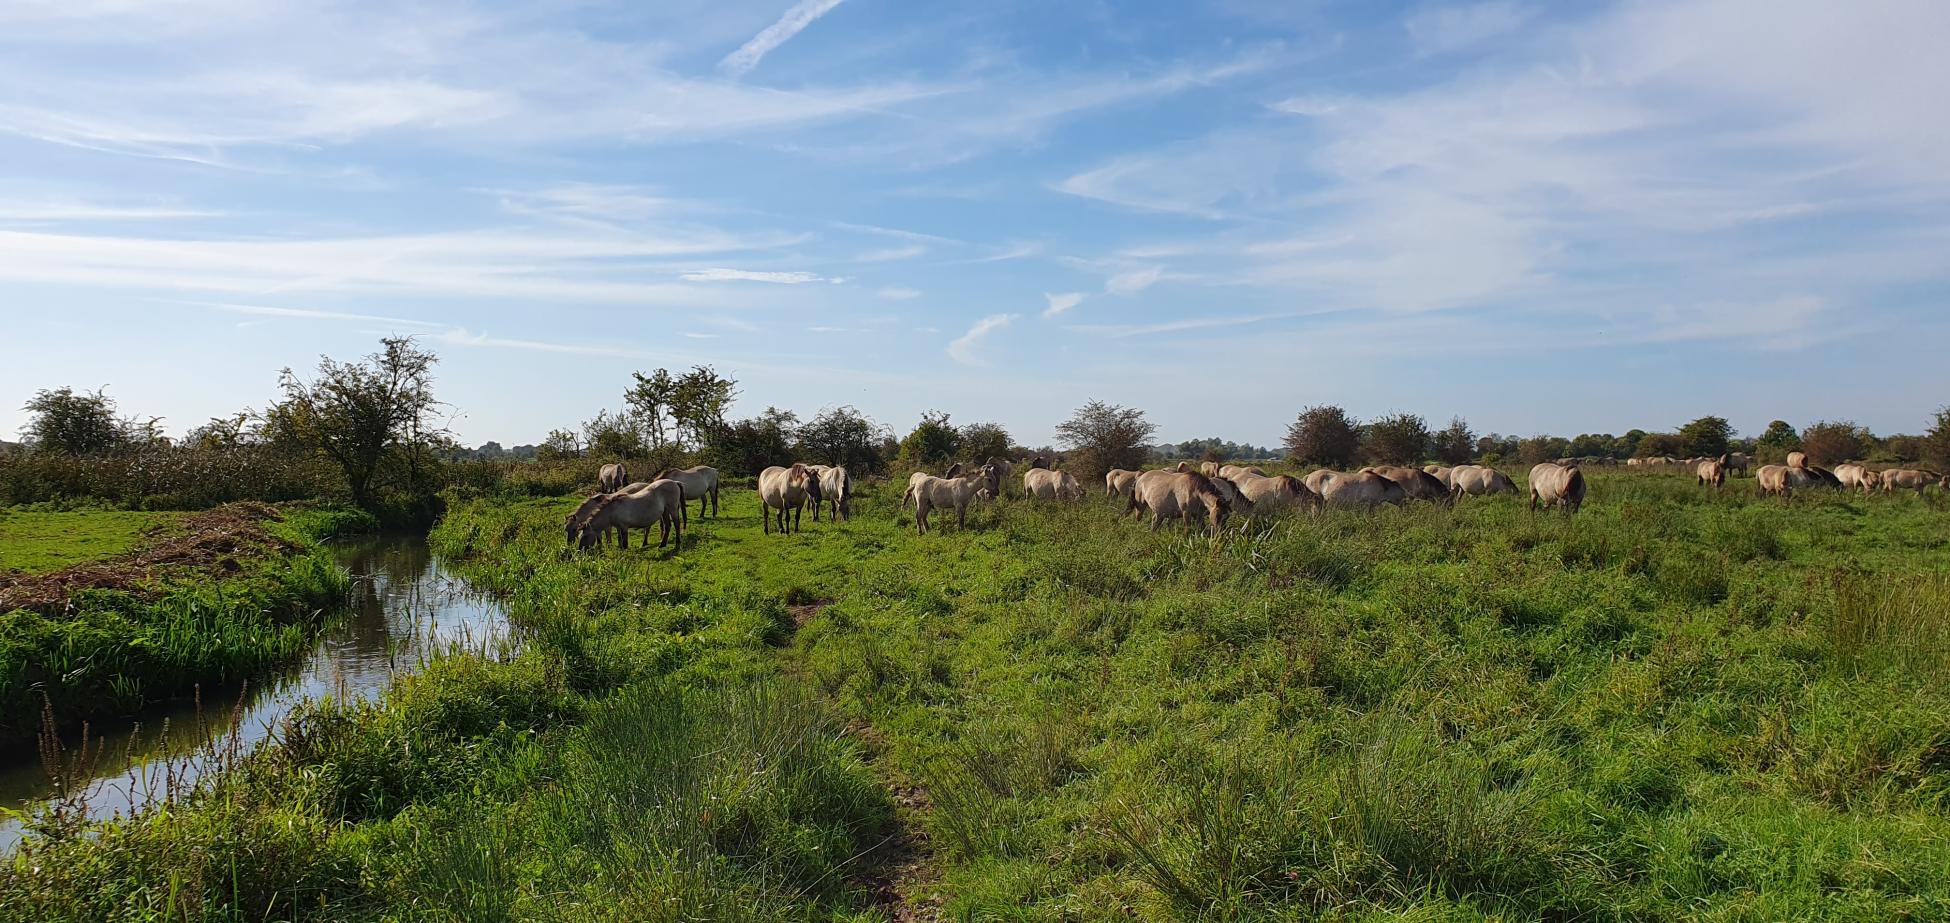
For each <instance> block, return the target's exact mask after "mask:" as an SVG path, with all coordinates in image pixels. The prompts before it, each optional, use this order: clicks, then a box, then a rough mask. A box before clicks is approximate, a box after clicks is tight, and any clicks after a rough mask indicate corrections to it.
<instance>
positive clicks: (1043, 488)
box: [1022, 468, 1083, 500]
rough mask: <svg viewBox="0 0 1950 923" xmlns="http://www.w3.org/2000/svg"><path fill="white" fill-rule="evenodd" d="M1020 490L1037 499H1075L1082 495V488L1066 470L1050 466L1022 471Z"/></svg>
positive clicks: (1025, 494)
mask: <svg viewBox="0 0 1950 923" xmlns="http://www.w3.org/2000/svg"><path fill="white" fill-rule="evenodd" d="M1022 492H1023V495H1024V496H1027V497H1033V498H1035V499H1038V500H1075V499H1078V498H1080V497H1082V496H1083V488H1082V487H1079V486H1078V485H1077V479H1076V478H1074V477H1071V476H1070V472H1068V471H1057V470H1054V469H1050V468H1031V469H1029V470H1028V471H1024V472H1023V473H1022Z"/></svg>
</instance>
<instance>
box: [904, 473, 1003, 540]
mask: <svg viewBox="0 0 1950 923" xmlns="http://www.w3.org/2000/svg"><path fill="white" fill-rule="evenodd" d="M960 468H961V466H960V465H956V466H955V467H954V468H951V469H949V470H950V471H953V472H959V470H960ZM996 477H997V474H996V470H995V466H994V465H983V466H982V467H980V468H977V469H975V470H973V471H970V472H968V473H967V474H959V473H957V474H956V476H954V477H945V478H938V477H935V476H934V475H931V474H920V473H919V472H916V476H915V477H911V478H909V479H908V484H907V492H908V494H909V495H910V496H912V497H913V498H914V528H915V529H916V530H918V531H919V532H920V533H921V534H922V535H926V534H927V532H928V514H929V513H932V512H934V511H935V510H936V509H952V510H954V511H955V527H956V528H966V527H967V525H968V504H969V501H971V500H974V499H975V498H976V497H977V496H979V495H981V494H983V493H986V492H989V491H990V488H989V484H990V483H991V482H992V481H993V480H994V479H995V478H996ZM902 502H903V503H905V498H902Z"/></svg>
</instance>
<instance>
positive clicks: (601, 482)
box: [596, 464, 630, 494]
mask: <svg viewBox="0 0 1950 923" xmlns="http://www.w3.org/2000/svg"><path fill="white" fill-rule="evenodd" d="M629 482H630V469H628V468H625V467H623V466H622V465H620V464H610V465H604V466H603V467H602V469H601V470H600V471H598V472H597V473H596V485H597V486H598V487H601V488H602V489H603V493H606V494H613V493H615V492H617V491H619V490H622V489H623V485H625V484H628V483H629Z"/></svg>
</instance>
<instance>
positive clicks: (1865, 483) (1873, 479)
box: [1835, 465, 1882, 494]
mask: <svg viewBox="0 0 1950 923" xmlns="http://www.w3.org/2000/svg"><path fill="white" fill-rule="evenodd" d="M1835 480H1837V481H1840V482H1842V486H1843V487H1846V488H1849V489H1850V490H1860V491H1861V492H1863V493H1865V494H1866V493H1868V492H1869V491H1872V490H1875V489H1876V488H1878V487H1881V486H1882V475H1880V474H1877V473H1876V472H1874V471H1870V470H1869V469H1867V468H1864V467H1862V466H1861V465H1836V466H1835Z"/></svg>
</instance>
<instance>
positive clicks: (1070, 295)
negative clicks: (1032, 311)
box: [1043, 292, 1084, 320]
mask: <svg viewBox="0 0 1950 923" xmlns="http://www.w3.org/2000/svg"><path fill="white" fill-rule="evenodd" d="M1083 298H1084V294H1083V293H1082V292H1063V293H1062V294H1056V295H1052V294H1050V293H1048V292H1044V293H1043V301H1044V303H1045V306H1044V308H1043V319H1044V320H1048V319H1050V318H1052V317H1057V316H1059V315H1061V314H1063V313H1064V312H1066V311H1068V310H1070V309H1071V308H1074V307H1076V306H1077V305H1080V304H1082V303H1083Z"/></svg>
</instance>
